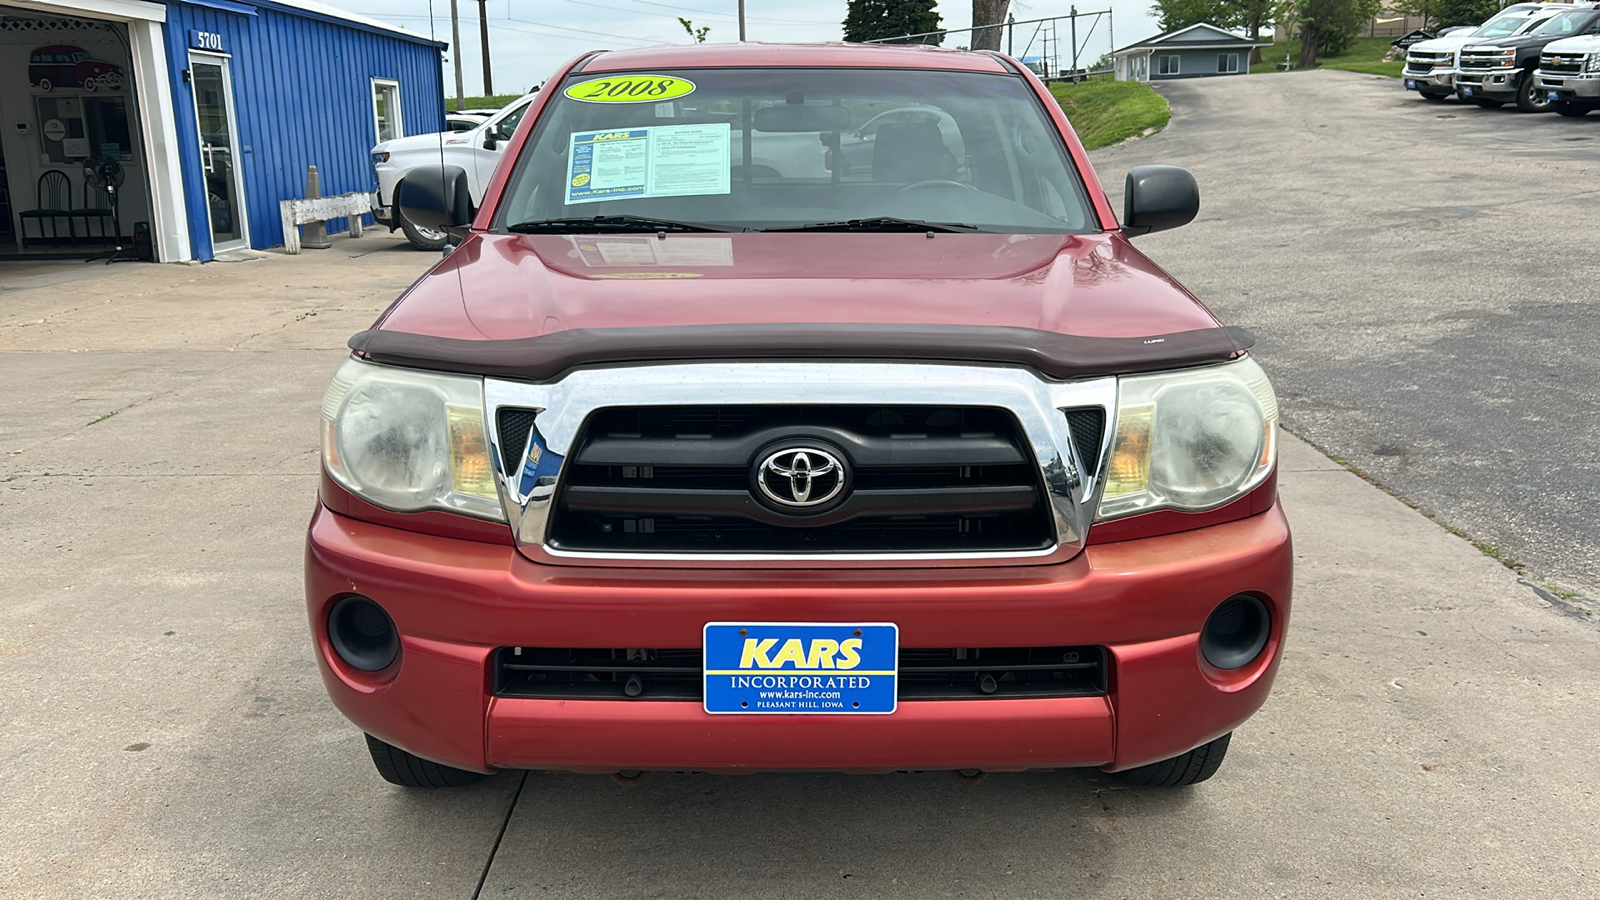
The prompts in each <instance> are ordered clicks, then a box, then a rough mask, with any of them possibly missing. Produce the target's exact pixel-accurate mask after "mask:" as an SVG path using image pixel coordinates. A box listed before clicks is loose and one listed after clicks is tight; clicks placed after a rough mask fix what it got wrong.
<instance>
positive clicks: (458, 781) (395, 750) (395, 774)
mask: <svg viewBox="0 0 1600 900" xmlns="http://www.w3.org/2000/svg"><path fill="white" fill-rule="evenodd" d="M367 751H368V752H370V753H371V754H372V764H373V765H374V766H377V767H378V774H379V775H382V776H383V780H384V781H387V782H389V783H390V784H398V785H400V786H401V787H427V788H438V787H466V786H467V785H469V784H476V783H477V782H479V781H482V780H483V777H484V776H483V775H482V774H480V773H478V772H468V771H465V770H463V769H452V768H450V767H449V766H441V765H439V764H438V763H436V762H430V761H428V760H426V759H423V758H422V757H420V756H413V755H411V754H410V753H407V752H405V751H404V750H401V749H400V748H399V747H396V746H394V745H393V744H386V743H384V742H383V741H380V740H378V739H377V738H375V737H373V736H372V735H370V734H369V735H367Z"/></svg>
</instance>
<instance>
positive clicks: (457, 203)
mask: <svg viewBox="0 0 1600 900" xmlns="http://www.w3.org/2000/svg"><path fill="white" fill-rule="evenodd" d="M395 206H398V207H400V215H402V216H405V217H406V221H408V222H411V223H412V224H414V225H420V226H422V227H423V228H426V229H429V230H430V231H446V230H448V229H451V228H460V227H464V226H466V225H470V224H472V192H471V191H469V190H468V189H467V173H466V170H464V169H462V168H461V167H460V166H417V167H416V168H414V169H412V170H411V171H409V172H407V173H406V175H405V177H404V178H402V179H400V187H399V188H398V189H397V190H396V191H395Z"/></svg>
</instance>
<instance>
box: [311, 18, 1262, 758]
mask: <svg viewBox="0 0 1600 900" xmlns="http://www.w3.org/2000/svg"><path fill="white" fill-rule="evenodd" d="M893 110H908V111H914V112H915V114H909V113H908V114H906V115H900V116H884V115H883V114H884V113H886V112H890V111H893ZM873 121H875V122H876V127H874V128H872V129H866V130H867V131H869V132H870V136H864V135H863V133H862V132H863V127H862V126H863V125H864V124H865V123H867V122H873ZM774 137H781V139H782V140H783V141H784V142H786V143H785V145H786V146H789V147H792V148H798V149H796V150H794V151H793V152H797V153H798V152H803V153H806V154H814V157H815V158H814V159H813V160H812V161H811V163H808V164H807V165H795V166H791V167H787V169H786V170H785V171H782V172H779V171H775V170H772V169H766V170H763V169H762V168H761V167H757V166H748V167H747V166H744V165H741V164H740V161H742V160H750V159H754V158H756V157H755V156H754V155H753V154H752V152H751V146H752V142H759V141H763V140H769V141H770V140H772V139H773V138H774ZM842 140H843V141H847V142H849V141H853V142H856V143H861V142H863V141H868V140H870V143H871V146H870V150H869V151H868V152H865V153H863V152H862V151H863V148H862V147H859V146H857V147H855V149H854V151H853V152H854V153H855V154H856V158H855V160H854V161H853V162H851V163H850V164H848V165H847V164H845V160H844V158H843V155H842V154H841V152H840V147H841V141H842ZM740 144H743V147H742V152H740V150H739V149H736V148H737V147H738V145H740ZM808 146H809V147H812V148H813V149H811V150H804V147H808ZM862 157H865V158H864V159H863V158H862ZM396 195H397V204H398V205H399V207H400V208H401V210H402V212H403V214H404V215H405V216H406V217H407V218H408V219H409V220H411V221H414V222H418V223H421V224H422V225H424V226H425V227H428V228H432V229H438V230H441V231H446V232H449V233H451V234H453V235H454V240H455V241H456V242H457V245H456V246H455V247H454V249H453V250H451V251H449V253H448V255H447V256H446V257H445V258H444V259H443V261H441V262H440V263H438V264H437V265H436V266H434V267H433V269H432V270H431V271H429V272H428V273H427V274H426V275H425V276H423V277H422V278H421V279H419V280H418V281H417V282H416V284H414V285H413V286H412V287H411V288H409V289H408V290H407V291H406V292H405V293H404V295H402V296H401V297H400V299H399V300H397V301H396V302H395V303H394V305H393V306H391V307H390V308H389V310H388V311H386V312H385V313H384V314H383V315H382V317H381V318H380V319H379V320H378V322H377V323H375V324H374V325H373V326H372V328H371V329H369V330H367V331H364V332H361V333H360V334H358V335H356V336H355V337H353V338H352V339H351V341H350V347H351V349H352V351H353V352H352V354H351V356H350V358H349V359H348V360H347V361H346V362H345V363H344V364H343V365H342V366H341V367H340V368H339V370H338V372H337V374H336V375H335V376H334V379H333V382H332V384H331V385H330V386H329V388H328V390H327V393H326V395H325V398H324V401H323V407H322V414H323V478H322V484H321V491H320V502H319V503H318V505H317V508H316V512H315V514H314V516H313V517H312V521H311V525H310V533H309V538H308V544H307V553H306V601H307V609H308V612H309V615H310V623H311V631H312V635H313V638H314V640H315V644H316V648H317V659H318V662H319V664H320V666H321V671H322V676H323V680H324V682H325V683H326V685H327V689H328V692H329V694H330V695H331V697H332V698H333V701H334V703H335V704H336V705H337V706H338V707H339V709H340V710H342V711H343V712H344V714H345V715H346V716H348V717H349V718H350V719H351V720H352V721H353V722H354V723H355V724H356V725H358V726H359V727H360V728H361V729H362V730H363V731H364V732H366V734H367V742H368V746H369V748H370V750H371V753H372V757H373V760H374V762H375V764H376V766H377V768H378V770H379V772H380V773H381V774H382V775H383V776H384V777H385V778H387V779H388V780H389V781H391V782H394V783H396V784H402V785H409V786H443V785H457V784H463V783H467V782H469V781H472V780H475V779H477V778H479V777H481V776H482V775H483V774H487V773H492V772H495V771H497V770H501V769H545V770H567V771H577V772H594V773H610V774H613V775H617V776H619V777H623V778H631V777H634V776H635V775H636V774H637V773H643V772H647V771H651V770H667V771H712V772H736V771H737V772H743V771H759V770H829V771H849V772H890V771H902V770H952V771H956V772H958V773H966V774H967V775H973V774H975V773H977V772H985V771H1016V770H1028V769H1054V768H1062V767H1099V768H1101V769H1103V770H1105V771H1107V772H1111V773H1113V774H1115V775H1117V776H1118V777H1120V778H1123V779H1125V780H1127V781H1130V782H1133V783H1136V784H1144V785H1182V784H1192V783H1195V782H1198V781H1202V780H1204V779H1206V778H1208V777H1210V776H1211V775H1212V774H1213V773H1214V772H1215V771H1216V769H1217V766H1218V765H1219V764H1220V763H1221V761H1222V757H1223V754H1224V753H1225V751H1226V749H1227V745H1228V739H1229V736H1230V734H1231V733H1232V731H1233V730H1234V729H1235V728H1236V727H1238V726H1239V725H1240V724H1241V723H1243V722H1244V721H1245V720H1246V719H1247V718H1249V717H1250V716H1251V715H1252V714H1253V713H1254V712H1255V711H1256V710H1257V709H1258V708H1259V707H1260V706H1261V704H1262V703H1263V702H1264V701H1265V699H1266V697H1267V693H1268V691H1269V689H1270V687H1271V684H1272V681H1273V677H1274V675H1275V672H1276V669H1277V666H1278V661H1279V657H1280V651H1281V648H1282V645H1283V640H1284V629H1285V627H1286V625H1287V623H1288V620H1289V606H1290V590H1291V580H1292V563H1291V553H1290V538H1289V530H1288V527H1287V524H1286V522H1285V519H1284V516H1283V513H1282V511H1281V510H1280V508H1279V506H1278V502H1277V494H1276V463H1277V451H1276V443H1275V435H1276V429H1277V402H1276V400H1275V398H1274V395H1273V391H1272V388H1271V386H1270V384H1269V383H1268V381H1267V378H1266V376H1265V375H1264V374H1263V373H1262V370H1261V369H1260V367H1259V366H1258V365H1257V364H1256V362H1255V361H1254V360H1253V359H1252V357H1251V356H1250V355H1249V353H1248V352H1247V351H1248V349H1249V347H1250V344H1251V342H1252V339H1251V338H1250V336H1249V334H1248V333H1247V332H1244V331H1242V330H1240V329H1238V328H1232V327H1226V326H1224V325H1223V324H1222V323H1220V322H1219V321H1218V320H1217V319H1216V317H1215V316H1213V314H1212V313H1211V312H1210V311H1209V310H1207V309H1206V307H1205V306H1203V305H1202V304H1201V303H1200V301H1199V300H1197V299H1196V298H1195V297H1194V296H1193V295H1191V294H1190V293H1188V292H1187V291H1185V290H1184V289H1183V288H1182V287H1181V286H1180V285H1178V284H1177V283H1176V282H1174V281H1173V280H1172V279H1171V278H1170V277H1168V276H1167V275H1166V274H1165V273H1164V272H1162V271H1161V270H1160V269H1159V268H1157V267H1156V265H1155V264H1153V263H1152V262H1150V260H1148V259H1147V258H1145V257H1144V256H1143V255H1142V254H1141V253H1139V252H1138V251H1137V250H1135V249H1134V248H1133V247H1132V245H1131V244H1130V243H1129V238H1130V237H1132V236H1135V235H1139V234H1143V233H1147V232H1150V231H1155V230H1158V229H1163V228H1171V227H1175V226H1178V225H1182V224H1185V223H1187V222H1189V221H1190V220H1192V219H1193V218H1194V216H1195V215H1196V213H1197V211H1198V209H1199V193H1198V190H1197V188H1196V186H1195V182H1194V179H1193V177H1192V176H1191V175H1190V174H1189V173H1188V172H1186V171H1184V170H1182V169H1178V168H1174V167H1169V166H1143V167H1139V168H1136V169H1134V170H1132V171H1131V172H1130V173H1129V174H1128V178H1127V189H1126V196H1125V209H1124V214H1123V217H1122V221H1121V223H1120V224H1119V223H1118V221H1117V217H1116V215H1115V214H1114V213H1113V211H1112V209H1111V206H1110V203H1109V201H1108V199H1107V197H1106V195H1105V192H1104V191H1103V190H1102V188H1101V186H1100V184H1099V182H1098V181H1097V180H1096V178H1095V175H1094V172H1093V171H1092V170H1091V168H1090V166H1089V162H1088V159H1087V157H1086V156H1085V153H1084V150H1083V147H1082V146H1081V145H1080V144H1079V142H1078V140H1077V138H1076V136H1075V135H1074V134H1073V131H1072V127H1071V125H1070V124H1069V123H1068V121H1067V119H1066V118H1065V116H1064V115H1063V113H1062V111H1061V109H1060V107H1059V106H1058V105H1057V104H1056V103H1055V102H1054V101H1053V100H1052V99H1051V97H1050V94H1049V93H1048V91H1047V90H1046V89H1045V87H1044V85H1043V84H1041V83H1040V82H1039V80H1038V79H1037V78H1036V77H1034V75H1033V74H1032V73H1030V72H1029V71H1028V70H1027V69H1025V68H1024V67H1022V66H1020V65H1019V64H1018V63H1017V62H1016V61H1014V60H1012V59H1009V58H1007V57H1005V56H1002V55H999V54H994V53H981V52H979V53H969V52H955V51H944V50H936V49H931V48H925V47H889V46H848V45H816V46H773V45H757V44H734V45H706V46H694V47H673V48H659V49H647V50H633V51H625V52H607V53H591V54H588V55H585V56H583V57H581V58H579V59H577V60H575V61H573V62H572V63H571V64H569V65H568V66H566V67H565V68H564V69H563V70H562V71H560V72H559V73H557V75H556V76H555V77H554V78H552V79H551V80H550V82H549V83H548V84H547V85H546V87H545V89H544V90H542V91H540V92H539V96H538V98H537V99H536V100H535V101H534V102H533V105H532V106H531V108H530V110H529V113H528V115H526V116H525V117H524V118H523V121H522V123H521V125H520V127H519V128H518V129H517V131H516V133H515V135H514V136H513V137H512V138H511V140H510V145H509V147H508V149H507V151H506V155H505V160H504V162H503V163H502V164H501V165H500V167H499V169H498V171H497V172H496V174H495V176H494V178H493V181H492V182H491V183H490V184H489V186H488V188H487V191H486V193H485V195H484V198H483V201H482V205H481V206H480V207H478V208H476V209H474V208H472V201H471V197H470V194H469V192H468V190H467V176H466V173H464V172H463V171H461V170H460V169H459V168H454V167H448V166H443V165H440V166H434V167H431V168H426V169H415V170H412V171H411V172H410V173H409V174H407V175H406V177H405V178H404V179H403V180H402V181H401V183H400V186H399V187H398V189H397V191H396Z"/></svg>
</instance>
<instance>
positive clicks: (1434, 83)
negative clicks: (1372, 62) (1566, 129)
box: [1403, 2, 1600, 116]
mask: <svg viewBox="0 0 1600 900" xmlns="http://www.w3.org/2000/svg"><path fill="white" fill-rule="evenodd" d="M1403 78H1404V84H1405V89H1406V90H1408V91H1416V92H1418V93H1419V94H1421V95H1422V96H1423V97H1424V98H1425V99H1428V100H1435V101H1437V100H1443V99H1445V98H1447V97H1450V96H1451V95H1454V96H1455V97H1456V98H1457V99H1458V100H1460V101H1461V102H1463V103H1473V104H1476V105H1478V106H1480V107H1483V108H1486V109H1492V108H1495V107H1499V106H1504V105H1505V104H1507V103H1515V104H1516V106H1517V108H1518V109H1519V110H1522V111H1523V112H1546V111H1550V110H1554V111H1555V112H1558V113H1560V114H1561V115H1564V116H1582V115H1585V114H1587V113H1588V112H1589V110H1591V109H1595V108H1597V107H1600V4H1596V3H1592V2H1584V3H1517V4H1513V5H1511V6H1508V7H1506V8H1505V9H1503V10H1501V11H1500V12H1499V13H1497V14H1495V15H1494V16H1493V17H1492V18H1490V19H1489V20H1488V21H1486V22H1484V23H1483V24H1482V25H1480V26H1478V27H1477V28H1473V29H1461V30H1457V31H1453V32H1452V33H1450V34H1447V35H1443V36H1441V37H1438V38H1435V39H1433V40H1428V41H1422V42H1420V43H1417V44H1413V45H1412V46H1411V47H1410V48H1409V50H1408V51H1407V53H1406V66H1405V70H1404V75H1403Z"/></svg>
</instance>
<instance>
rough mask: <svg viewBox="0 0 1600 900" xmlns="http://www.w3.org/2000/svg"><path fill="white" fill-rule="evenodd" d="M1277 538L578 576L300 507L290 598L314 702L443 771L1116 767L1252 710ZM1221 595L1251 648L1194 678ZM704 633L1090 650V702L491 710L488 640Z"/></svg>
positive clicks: (653, 640) (1264, 527)
mask: <svg viewBox="0 0 1600 900" xmlns="http://www.w3.org/2000/svg"><path fill="white" fill-rule="evenodd" d="M1289 540H1290V539H1289V531H1288V525H1287V522H1286V521H1285V519H1284V517H1283V513H1282V511H1281V509H1280V508H1279V507H1278V506H1277V505H1276V504H1274V505H1273V506H1272V507H1271V508H1270V509H1269V510H1268V511H1266V512H1264V513H1261V514H1258V515H1255V516H1251V517H1249V518H1246V519H1240V520H1237V521H1234V522H1229V523H1225V524H1222V525H1214V526H1210V527H1206V528H1200V529H1196V530H1193V531H1188V532H1182V533H1179V534H1171V535H1164V536H1160V537H1152V538H1142V539H1137V540H1128V541H1120V542H1115V543H1107V544H1099V545H1093V546H1090V547H1089V548H1088V549H1086V550H1085V551H1084V552H1083V553H1081V554H1080V555H1078V556H1077V557H1076V558H1074V559H1073V560H1071V561H1069V562H1066V563H1061V564H1057V565H1047V566H1016V567H1001V568H986V569H948V568H945V569H938V570H929V571H922V570H915V569H912V570H907V569H895V570H886V569H856V570H842V571H841V570H795V569H787V570H782V571H777V570H751V569H742V570H705V569H700V570H684V569H673V570H664V569H637V568H636V569H613V568H579V567H572V566H546V565H540V564H537V563H534V562H532V561H530V560H528V559H527V558H525V557H523V556H522V555H521V554H519V553H518V552H517V551H516V550H515V549H514V548H512V547H510V546H506V545H498V544H490V543H480V542H475V541H465V540H455V539H450V538H443V537H436V536H433V535H425V534H419V533H416V532H411V531H404V530H401V529H397V528H392V527H387V526H383V525H377V524H372V523H369V522H365V521H361V520H357V519H353V518H349V517H346V516H343V515H339V514H337V513H334V512H332V511H330V510H328V509H327V508H326V507H323V506H320V505H319V506H318V509H317V512H316V514H315V515H314V516H313V518H312V521H311V526H310V531H309V536H308V541H307V552H306V594H307V606H308V612H309V616H310V620H311V628H312V632H313V635H314V637H315V642H316V645H317V649H318V652H317V659H318V664H319V667H320V669H321V672H322V677H323V681H324V683H325V684H326V686H327V689H328V692H329V695H330V696H331V697H332V699H333V702H334V704H335V705H336V706H337V707H338V708H339V709H340V710H341V711H342V712H343V713H344V714H345V715H346V716H347V717H349V718H350V719H351V721H353V722H354V723H355V724H356V725H358V726H359V727H361V728H362V729H363V730H364V731H367V732H368V733H370V734H373V735H374V736H376V737H379V738H381V739H383V740H385V741H388V742H389V743H391V744H394V745H396V746H399V747H402V748H404V749H406V750H408V751H410V752H411V753H414V754H416V755H418V756H422V757H425V758H428V759H432V760H434V761H437V762H440V763H444V764H447V765H450V766H454V767H457V768H461V769H470V770H475V771H480V772H488V771H493V770H496V769H502V768H528V769H559V770H571V771H589V772H608V771H610V772H614V771H619V770H649V769H665V770H697V771H702V770H704V771H753V770H829V771H860V772H881V771H891V770H898V769H955V768H963V769H964V768H978V769H985V770H991V771H995V770H1008V769H1009V770H1017V769H1030V768H1057V767H1080V766H1100V767H1103V768H1105V769H1107V770H1118V769H1125V768H1131V767H1134V766H1139V765H1144V764H1146V763H1150V762H1154V761H1157V760H1161V759H1166V758H1170V757H1172V756H1176V755H1178V754H1180V753H1183V752H1185V751H1187V750H1189V749H1191V748H1193V747H1196V746H1199V745H1200V744H1203V743H1205V742H1207V741H1210V740H1212V739H1214V738H1216V737H1219V736H1221V735H1222V734H1225V733H1227V732H1229V731H1231V730H1233V729H1234V728H1235V727H1237V726H1238V725H1239V724H1240V723H1242V722H1244V721H1245V720H1246V719H1247V718H1249V717H1250V716H1251V715H1252V714H1253V713H1254V712H1255V711H1256V710H1257V709H1258V708H1259V707H1260V706H1261V704H1262V703H1263V702H1265V700H1266V697H1267V693H1268V691H1269V690H1270V688H1271V685H1272V681H1273V678H1274V676H1275V674H1276V670H1277V664H1278V658H1279V653H1280V651H1281V648H1282V642H1283V635H1284V627H1285V625H1286V624H1287V622H1288V618H1289V608H1290V592H1291V576H1292V560H1291V550H1290V542H1289ZM1242 591H1248V592H1252V593H1254V594H1256V595H1257V596H1259V597H1261V598H1262V599H1263V600H1264V601H1265V602H1266V604H1267V607H1268V609H1269V610H1270V612H1271V615H1272V629H1271V636H1270V639H1269V640H1268V643H1267V646H1266V648H1265V649H1264V650H1263V651H1262V653H1261V655H1260V656H1259V657H1257V658H1256V659H1255V660H1254V661H1253V662H1251V663H1248V664H1246V665H1245V666H1244V667H1242V668H1240V669H1237V670H1234V671H1227V672H1224V671H1221V670H1217V669H1214V668H1211V667H1210V666H1209V665H1208V664H1206V663H1205V662H1204V661H1203V659H1202V658H1201V655H1200V653H1199V651H1198V649H1197V648H1198V638H1199V635H1198V633H1199V631H1200V629H1201V626H1202V624H1203V623H1204V622H1205V620H1206V617H1207V616H1208V615H1209V614H1210V612H1211V610H1212V609H1214V608H1215V607H1216V605H1217V604H1218V603H1220V602H1222V601H1223V600H1224V599H1226V598H1228V597H1230V596H1232V595H1234V594H1237V593H1240V592H1242ZM357 592H359V593H360V594H362V595H364V596H367V597H370V598H372V599H373V600H375V601H377V602H378V603H379V604H381V605H382V606H383V607H384V609H385V610H386V611H387V612H388V613H389V615H390V616H391V617H392V618H393V619H394V622H395V623H396V626H397V628H398V629H399V631H400V633H401V651H400V655H399V657H398V659H397V660H396V662H395V663H394V664H393V665H391V666H389V668H387V669H385V670H383V671H382V672H377V673H368V672H360V671H357V670H355V669H353V668H351V667H349V666H348V665H346V664H344V663H343V662H342V661H341V660H340V659H339V658H338V656H337V654H336V653H335V652H334V651H333V649H332V647H331V645H330V643H329V640H328V634H327V618H328V610H329V609H330V607H331V606H332V604H333V603H335V602H337V601H338V600H339V599H341V598H343V597H345V596H348V595H350V594H352V593H357ZM708 621H794V622H806V621H811V622H827V621H842V622H867V621H879V622H894V623H897V624H898V625H899V627H900V644H901V646H902V647H904V648H916V647H957V646H960V647H971V646H993V647H1007V646H1041V645H1052V644H1060V645H1067V644H1082V645H1088V644H1092V645H1098V646H1103V647H1106V648H1107V649H1108V651H1109V657H1110V669H1109V673H1108V676H1109V677H1108V685H1109V690H1108V691H1107V692H1106V694H1104V695H1102V696H1078V697H1061V698H1027V699H1020V698H1019V699H998V698H996V699H975V700H916V701H906V702H902V703H901V704H900V707H899V709H898V710H897V711H896V712H895V713H893V714H891V715H887V716H873V717H870V718H869V717H859V718H857V717H849V716H826V715H823V716H785V715H777V716H759V717H755V716H752V717H742V716H712V715H708V714H706V713H705V712H704V711H703V710H702V708H701V705H700V704H699V703H696V702H685V701H668V700H653V701H648V700H643V699H639V700H621V701H619V700H565V699H562V700H548V699H527V698H507V697H497V696H494V695H493V692H492V673H491V665H490V658H491V655H492V654H493V652H494V650H495V648H497V647H504V646H532V647H657V648H696V647H699V645H700V639H701V628H702V626H703V625H704V624H705V623H706V622H708Z"/></svg>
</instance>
